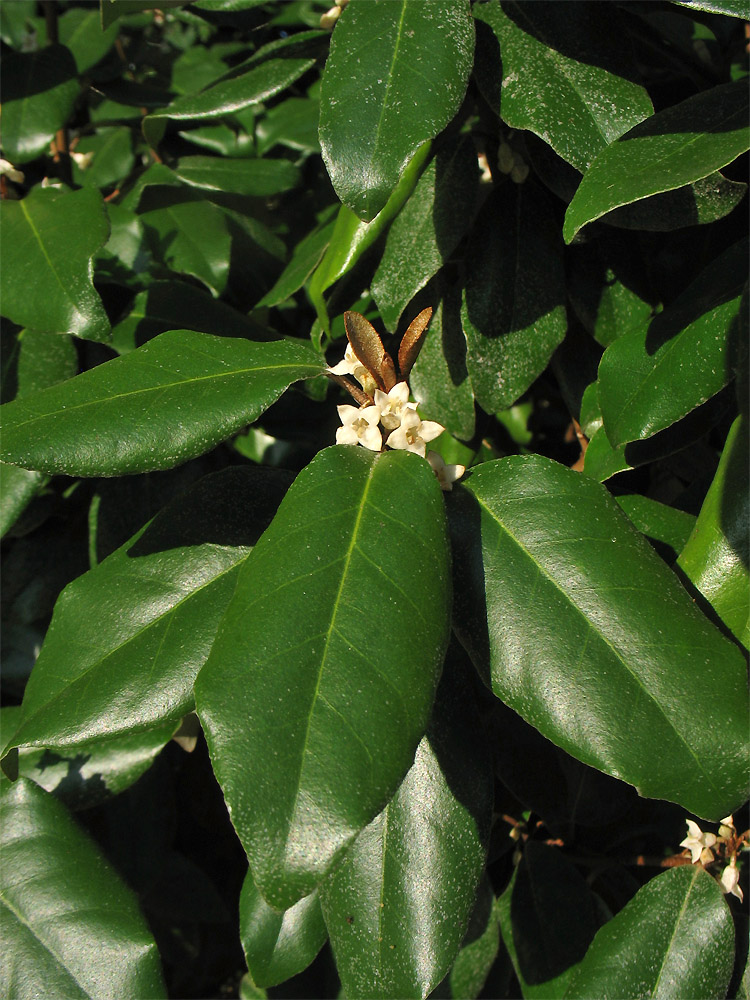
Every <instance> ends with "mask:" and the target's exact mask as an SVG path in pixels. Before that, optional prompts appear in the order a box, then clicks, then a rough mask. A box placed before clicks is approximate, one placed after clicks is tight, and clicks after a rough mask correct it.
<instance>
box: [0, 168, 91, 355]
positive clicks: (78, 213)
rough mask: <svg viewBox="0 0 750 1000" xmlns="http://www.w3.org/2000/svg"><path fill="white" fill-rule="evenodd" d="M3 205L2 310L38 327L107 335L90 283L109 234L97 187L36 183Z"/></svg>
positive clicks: (0, 231) (0, 229)
mask: <svg viewBox="0 0 750 1000" xmlns="http://www.w3.org/2000/svg"><path fill="white" fill-rule="evenodd" d="M0 209H1V211H0V219H1V220H2V226H0V234H1V235H2V248H3V249H2V257H3V268H2V285H1V286H0V287H1V288H2V302H3V307H2V308H3V314H4V315H5V316H7V317H8V318H9V319H11V320H13V322H14V323H18V324H19V325H20V326H28V327H31V328H32V329H34V330H42V331H45V332H48V333H72V334H74V335H75V336H77V337H83V338H85V339H88V340H106V339H107V338H108V336H109V329H110V327H109V320H108V319H107V314H106V313H105V311H104V307H103V305H102V302H101V299H100V298H99V296H98V294H97V293H96V291H95V290H94V286H93V284H92V281H91V278H92V274H93V266H92V263H91V261H92V257H93V256H94V254H95V253H96V252H97V250H98V249H99V248H100V247H101V246H102V245H103V244H104V243H105V242H106V239H107V236H108V234H109V222H108V221H107V216H106V213H105V210H104V202H103V201H102V196H101V195H100V194H99V192H98V191H94V190H87V189H84V190H82V191H65V190H55V189H53V188H48V189H43V188H39V187H35V188H34V189H33V190H32V191H31V192H30V193H29V194H28V195H27V196H26V197H25V198H24V199H23V200H22V201H8V200H6V199H4V200H3V201H2V202H1V203H0ZM30 284H33V287H34V295H29V294H28V289H29V285H30Z"/></svg>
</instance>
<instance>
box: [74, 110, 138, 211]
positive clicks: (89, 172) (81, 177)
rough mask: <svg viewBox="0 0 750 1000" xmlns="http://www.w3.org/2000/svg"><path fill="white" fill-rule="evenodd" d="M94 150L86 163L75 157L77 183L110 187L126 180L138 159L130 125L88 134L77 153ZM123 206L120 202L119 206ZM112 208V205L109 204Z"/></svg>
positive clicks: (82, 140)
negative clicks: (134, 149) (136, 158)
mask: <svg viewBox="0 0 750 1000" xmlns="http://www.w3.org/2000/svg"><path fill="white" fill-rule="evenodd" d="M79 153H80V154H81V155H82V156H85V155H86V154H87V153H91V154H92V158H91V160H90V161H89V162H88V163H87V164H86V163H85V161H84V165H79V163H78V162H77V161H76V160H74V161H73V177H74V180H75V182H76V184H82V185H83V184H91V185H92V186H93V187H98V188H106V187H109V186H111V185H113V184H118V183H120V182H122V181H124V180H125V178H126V177H127V176H128V174H129V173H130V171H131V170H132V169H133V164H134V163H135V154H134V153H133V139H132V133H131V130H130V129H129V128H126V127H125V126H122V127H121V128H102V129H99V130H98V131H97V133H96V135H92V136H85V137H84V138H82V139H81V141H80V142H79V143H78V144H77V145H76V154H79ZM117 207H119V206H117ZM107 208H108V209H109V205H108V206H107Z"/></svg>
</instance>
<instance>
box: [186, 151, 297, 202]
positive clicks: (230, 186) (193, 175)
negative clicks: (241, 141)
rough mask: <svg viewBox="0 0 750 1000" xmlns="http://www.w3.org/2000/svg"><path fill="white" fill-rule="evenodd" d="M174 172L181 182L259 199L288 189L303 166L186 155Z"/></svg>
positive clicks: (285, 162) (280, 162) (294, 182)
mask: <svg viewBox="0 0 750 1000" xmlns="http://www.w3.org/2000/svg"><path fill="white" fill-rule="evenodd" d="M174 172H175V174H176V175H177V176H178V177H179V178H180V180H181V181H184V183H185V184H190V185H191V186H193V187H197V188H207V189H208V190H211V191H231V192H232V193H234V194H244V195H251V196H253V197H257V198H267V197H268V196H269V195H272V194H280V193H281V192H282V191H288V190H289V189H290V188H293V187H295V186H296V185H297V184H298V183H299V180H300V172H299V169H298V168H297V167H296V166H295V165H294V164H293V163H292V162H291V161H289V160H271V159H268V160H250V159H227V158H223V157H220V156H183V157H182V158H181V159H180V160H179V162H178V163H177V165H176V166H175V168H174Z"/></svg>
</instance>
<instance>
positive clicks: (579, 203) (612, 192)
mask: <svg viewBox="0 0 750 1000" xmlns="http://www.w3.org/2000/svg"><path fill="white" fill-rule="evenodd" d="M746 84H747V81H745V80H738V81H736V82H734V83H725V84H722V85H721V86H718V87H713V88H711V90H707V91H703V92H702V93H699V94H695V95H694V96H693V97H689V98H688V99H687V100H686V101H682V102H681V103H680V104H675V105H674V106H673V107H671V108H667V109H666V110H664V111H660V112H659V113H658V114H655V115H652V116H651V118H648V119H646V121H644V122H642V123H641V124H640V125H636V127H635V128H633V129H631V130H630V131H629V132H628V133H626V134H625V135H624V136H622V137H621V138H620V139H618V140H617V141H615V142H613V143H612V144H611V145H610V146H608V147H607V148H606V149H605V150H604V151H603V152H602V153H600V154H599V156H597V158H596V160H595V161H594V163H592V165H591V166H590V167H589V169H588V170H587V171H586V174H585V175H584V178H583V180H582V181H581V184H580V186H579V188H578V190H577V191H576V193H575V196H574V197H573V200H572V201H571V203H570V205H569V206H568V210H567V212H566V213H565V224H564V226H563V235H564V237H565V242H566V243H570V241H571V240H572V239H573V237H574V236H575V234H576V233H577V232H578V230H579V229H581V228H582V227H583V226H585V225H586V224H587V223H589V222H593V221H594V220H595V219H599V218H601V216H602V215H605V214H606V213H607V212H610V211H611V210H612V209H613V208H618V207H619V206H620V205H629V204H631V203H632V202H634V201H638V200H639V199H641V198H647V197H648V196H649V195H653V194H658V193H659V192H660V191H673V190H674V189H675V188H679V187H682V186H683V185H684V184H691V183H692V182H693V181H697V180H700V179H701V178H702V177H708V175H709V174H712V173H713V172H714V171H715V170H718V169H720V168H721V167H724V166H726V165H727V164H728V163H731V162H732V161H733V160H734V159H736V157H738V156H740V154H742V153H744V152H745V150H746V149H747V148H748V135H749V134H750V130H749V129H748V127H747V118H748V96H747V85H746Z"/></svg>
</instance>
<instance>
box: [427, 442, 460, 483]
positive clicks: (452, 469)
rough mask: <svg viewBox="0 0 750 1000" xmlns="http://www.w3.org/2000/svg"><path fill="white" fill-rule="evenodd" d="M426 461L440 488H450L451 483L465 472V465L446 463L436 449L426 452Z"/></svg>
mask: <svg viewBox="0 0 750 1000" xmlns="http://www.w3.org/2000/svg"><path fill="white" fill-rule="evenodd" d="M427 461H428V462H429V463H430V465H431V466H432V471H433V472H434V473H435V475H436V476H437V481H438V482H439V483H440V489H441V490H452V489H453V484H454V483H455V482H456V480H457V479H460V478H461V476H463V474H464V472H466V466H465V465H446V464H445V460H444V459H443V456H442V455H438V453H437V452H436V451H428V452H427Z"/></svg>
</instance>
